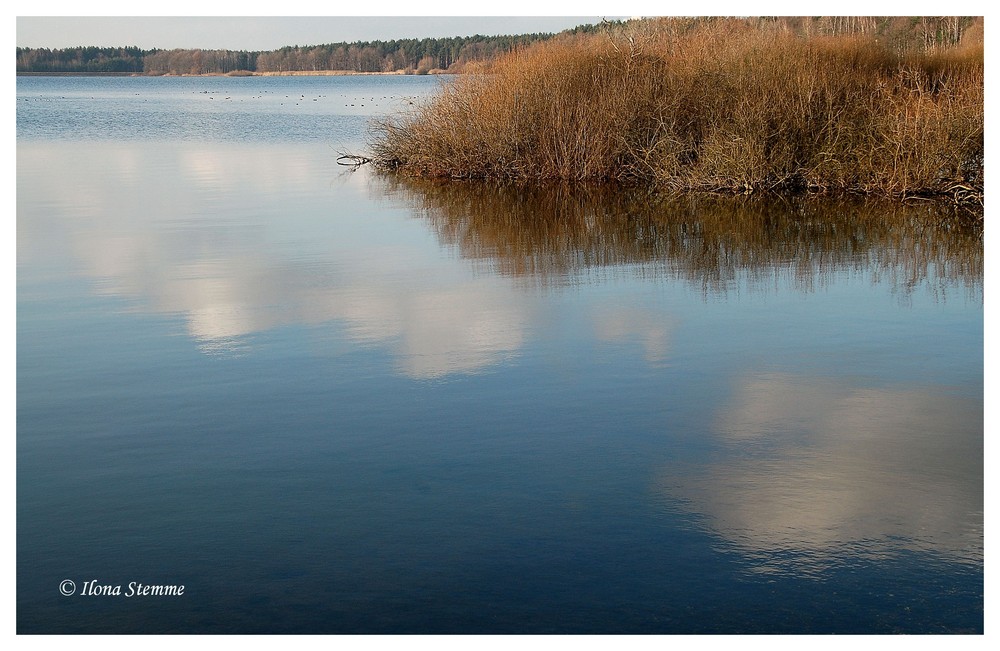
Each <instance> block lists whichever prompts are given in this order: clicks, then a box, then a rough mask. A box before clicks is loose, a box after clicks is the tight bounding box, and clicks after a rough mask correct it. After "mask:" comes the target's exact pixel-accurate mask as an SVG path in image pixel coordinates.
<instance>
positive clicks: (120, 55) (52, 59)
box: [17, 46, 156, 73]
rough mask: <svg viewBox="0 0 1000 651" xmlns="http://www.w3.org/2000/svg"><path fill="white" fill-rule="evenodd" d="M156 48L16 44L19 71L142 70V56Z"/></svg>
mask: <svg viewBox="0 0 1000 651" xmlns="http://www.w3.org/2000/svg"><path fill="white" fill-rule="evenodd" d="M155 52H156V50H140V49H139V48H137V47H93V46H89V47H72V48H66V49H62V50H50V49H48V48H30V47H19V48H17V71H18V72H41V73H44V72H52V73H112V72H117V73H142V72H143V60H144V59H145V57H147V56H149V55H150V54H153V53H155Z"/></svg>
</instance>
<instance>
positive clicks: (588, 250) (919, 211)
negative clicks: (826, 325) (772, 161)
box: [375, 177, 983, 295]
mask: <svg viewBox="0 0 1000 651" xmlns="http://www.w3.org/2000/svg"><path fill="white" fill-rule="evenodd" d="M375 183H377V184H378V186H379V187H378V189H377V190H376V192H388V193H389V194H390V195H391V196H395V197H400V198H403V199H404V200H405V201H407V202H408V203H411V204H413V205H414V206H415V207H416V209H417V210H418V211H419V212H420V213H421V214H423V215H424V216H425V217H426V218H427V219H428V221H429V222H430V223H431V224H432V225H433V227H434V228H435V230H436V231H437V234H438V237H439V238H440V239H441V241H442V242H443V243H445V244H448V245H451V246H457V247H458V250H459V251H460V253H461V255H463V256H464V257H466V258H469V259H475V260H483V261H486V262H488V263H490V264H491V265H493V266H494V267H495V268H496V269H497V270H498V271H499V272H500V273H503V274H507V275H513V276H531V277H535V278H538V279H541V280H542V281H543V282H545V281H552V280H555V279H558V278H565V277H566V276H567V275H569V274H573V273H575V272H580V271H584V270H587V269H590V268H594V267H602V266H608V265H638V266H639V267H640V268H641V271H642V273H665V274H668V275H671V276H675V277H680V278H684V279H687V280H690V281H692V282H696V283H698V284H700V285H701V286H702V287H703V288H704V289H705V290H707V291H724V290H725V289H726V288H727V287H728V286H730V285H731V284H732V283H733V282H735V281H740V280H746V281H747V282H748V283H749V284H750V285H758V284H760V282H761V281H764V280H767V279H769V278H770V279H774V277H775V276H776V275H782V276H790V277H791V278H792V279H793V280H794V282H795V284H796V286H799V287H801V288H804V289H811V288H812V287H813V286H814V285H815V284H816V283H820V284H822V283H823V282H824V279H825V278H829V277H830V275H831V274H832V273H834V272H838V273H842V272H845V271H857V272H867V273H871V274H873V275H875V276H876V277H880V278H885V279H886V280H888V281H890V282H891V283H892V284H893V285H894V286H895V287H896V288H897V289H899V290H900V291H902V292H910V291H913V290H914V289H916V288H918V287H920V286H925V287H927V288H928V289H930V290H932V291H940V290H941V289H942V288H943V287H944V286H947V285H959V286H964V287H966V288H967V289H968V290H969V291H970V292H972V293H974V294H976V295H981V292H982V282H983V245H982V233H981V229H978V228H977V227H975V226H973V225H970V224H966V223H964V222H961V221H959V220H957V219H956V218H954V217H952V216H951V215H950V208H948V207H947V206H940V205H938V204H931V203H926V204H920V205H916V206H912V205H911V206H907V205H900V204H897V203H873V202H863V201H856V202H851V201H846V200H838V201H833V200H825V199H824V200H819V199H811V198H799V199H792V200H778V199H763V198H747V197H721V196H697V197H682V198H676V197H675V198H666V197H662V196H654V195H650V194H649V193H648V192H645V191H641V190H630V189H621V188H608V187H601V186H573V187H569V186H565V185H552V186H545V187H537V186H532V187H525V186H514V185H492V184H484V183H474V184H472V183H469V184H467V183H458V182H444V183H442V182H434V181H429V180H424V179H408V178H398V177H393V178H379V179H377V180H376V181H375ZM383 184H384V185H385V187H382V186H383Z"/></svg>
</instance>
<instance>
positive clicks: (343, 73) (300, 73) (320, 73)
mask: <svg viewBox="0 0 1000 651" xmlns="http://www.w3.org/2000/svg"><path fill="white" fill-rule="evenodd" d="M451 74H456V73H453V72H446V71H444V70H432V71H430V72H428V73H426V74H425V75H420V74H418V73H415V72H414V73H407V72H406V71H405V70H394V71H392V72H357V71H354V70H289V71H286V72H251V71H248V70H242V71H239V72H226V73H223V72H208V73H203V74H197V75H174V74H148V73H145V72H18V73H17V76H18V77H347V76H355V75H364V76H381V75H400V76H411V77H419V76H426V75H451Z"/></svg>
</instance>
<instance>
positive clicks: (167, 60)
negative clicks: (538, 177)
mask: <svg viewBox="0 0 1000 651" xmlns="http://www.w3.org/2000/svg"><path fill="white" fill-rule="evenodd" d="M553 36H554V34H544V33H539V34H521V35H517V36H481V35H476V36H456V37H451V38H423V39H397V40H390V41H364V42H355V43H329V44H325V45H310V46H299V45H293V46H286V47H283V48H281V49H279V50H273V51H250V52H248V51H242V50H241V51H234V50H199V49H196V50H159V49H156V50H141V49H139V48H137V47H125V48H99V47H75V48H66V49H55V50H50V49H47V48H22V47H19V48H17V72H19V73H25V72H33V73H77V74H86V73H138V74H147V75H166V74H170V75H187V74H193V75H198V74H231V73H239V72H250V73H282V72H300V71H319V70H348V71H352V72H394V71H399V70H402V71H404V72H409V73H414V74H426V73H428V72H431V71H432V70H434V71H444V70H447V71H450V72H460V71H461V70H462V68H463V67H464V66H465V65H466V64H469V63H472V62H477V61H485V60H488V59H491V58H494V57H496V56H499V55H501V54H504V53H507V52H510V51H512V50H515V49H517V48H521V47H525V46H528V45H531V44H532V43H535V42H538V41H543V40H547V39H549V38H552V37H553Z"/></svg>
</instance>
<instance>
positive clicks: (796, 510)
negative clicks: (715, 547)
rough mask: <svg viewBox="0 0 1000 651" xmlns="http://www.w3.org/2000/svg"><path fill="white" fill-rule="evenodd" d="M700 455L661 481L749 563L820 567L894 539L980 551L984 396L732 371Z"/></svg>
mask: <svg viewBox="0 0 1000 651" xmlns="http://www.w3.org/2000/svg"><path fill="white" fill-rule="evenodd" d="M711 433H712V435H713V436H714V437H716V440H717V443H718V445H719V450H720V451H719V452H718V454H717V458H715V459H713V460H712V461H710V462H708V463H694V464H689V465H683V464H676V465H674V466H671V467H669V468H666V469H664V471H663V473H662V475H661V477H660V479H659V480H658V484H657V490H658V491H661V492H662V494H663V495H664V496H666V497H667V498H668V500H669V503H670V504H676V503H679V504H682V505H683V508H684V509H685V510H686V511H688V512H689V513H693V514H696V515H697V517H698V518H700V519H701V520H702V521H703V523H704V525H705V526H706V527H707V528H708V529H710V530H711V531H712V532H714V533H715V534H716V535H719V536H722V537H723V539H725V540H727V541H728V542H729V543H730V544H731V545H733V546H734V547H735V548H736V549H737V550H739V551H740V553H742V554H743V555H745V556H746V557H748V558H749V559H750V562H751V566H752V568H753V570H754V571H759V572H788V573H792V574H813V575H821V574H822V573H823V572H824V571H825V570H828V569H830V568H831V567H833V566H835V565H838V564H840V563H853V562H856V559H858V558H866V557H867V558H882V557H886V556H889V555H892V554H899V553H901V552H903V551H907V550H909V551H919V552H931V553H933V554H936V555H939V556H940V557H943V558H945V559H947V560H949V561H952V562H959V563H967V564H970V565H972V566H976V565H978V564H980V563H982V560H983V470H982V458H983V456H982V455H983V416H982V403H981V402H980V401H979V400H977V399H970V398H965V397H961V396H957V395H953V394H950V393H948V392H947V391H943V390H941V389H940V388H938V389H937V390H931V389H914V388H892V387H870V386H860V385H857V384H854V383H852V382H849V381H846V380H833V379H824V378H817V377H809V376H801V375H793V374H766V375H749V376H746V377H743V378H741V379H739V380H738V381H737V382H736V386H735V391H734V395H733V397H732V399H731V400H730V401H729V403H728V404H727V405H725V406H724V407H723V408H722V409H721V410H720V411H719V413H718V417H717V419H716V421H715V422H714V423H712V425H711Z"/></svg>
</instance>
